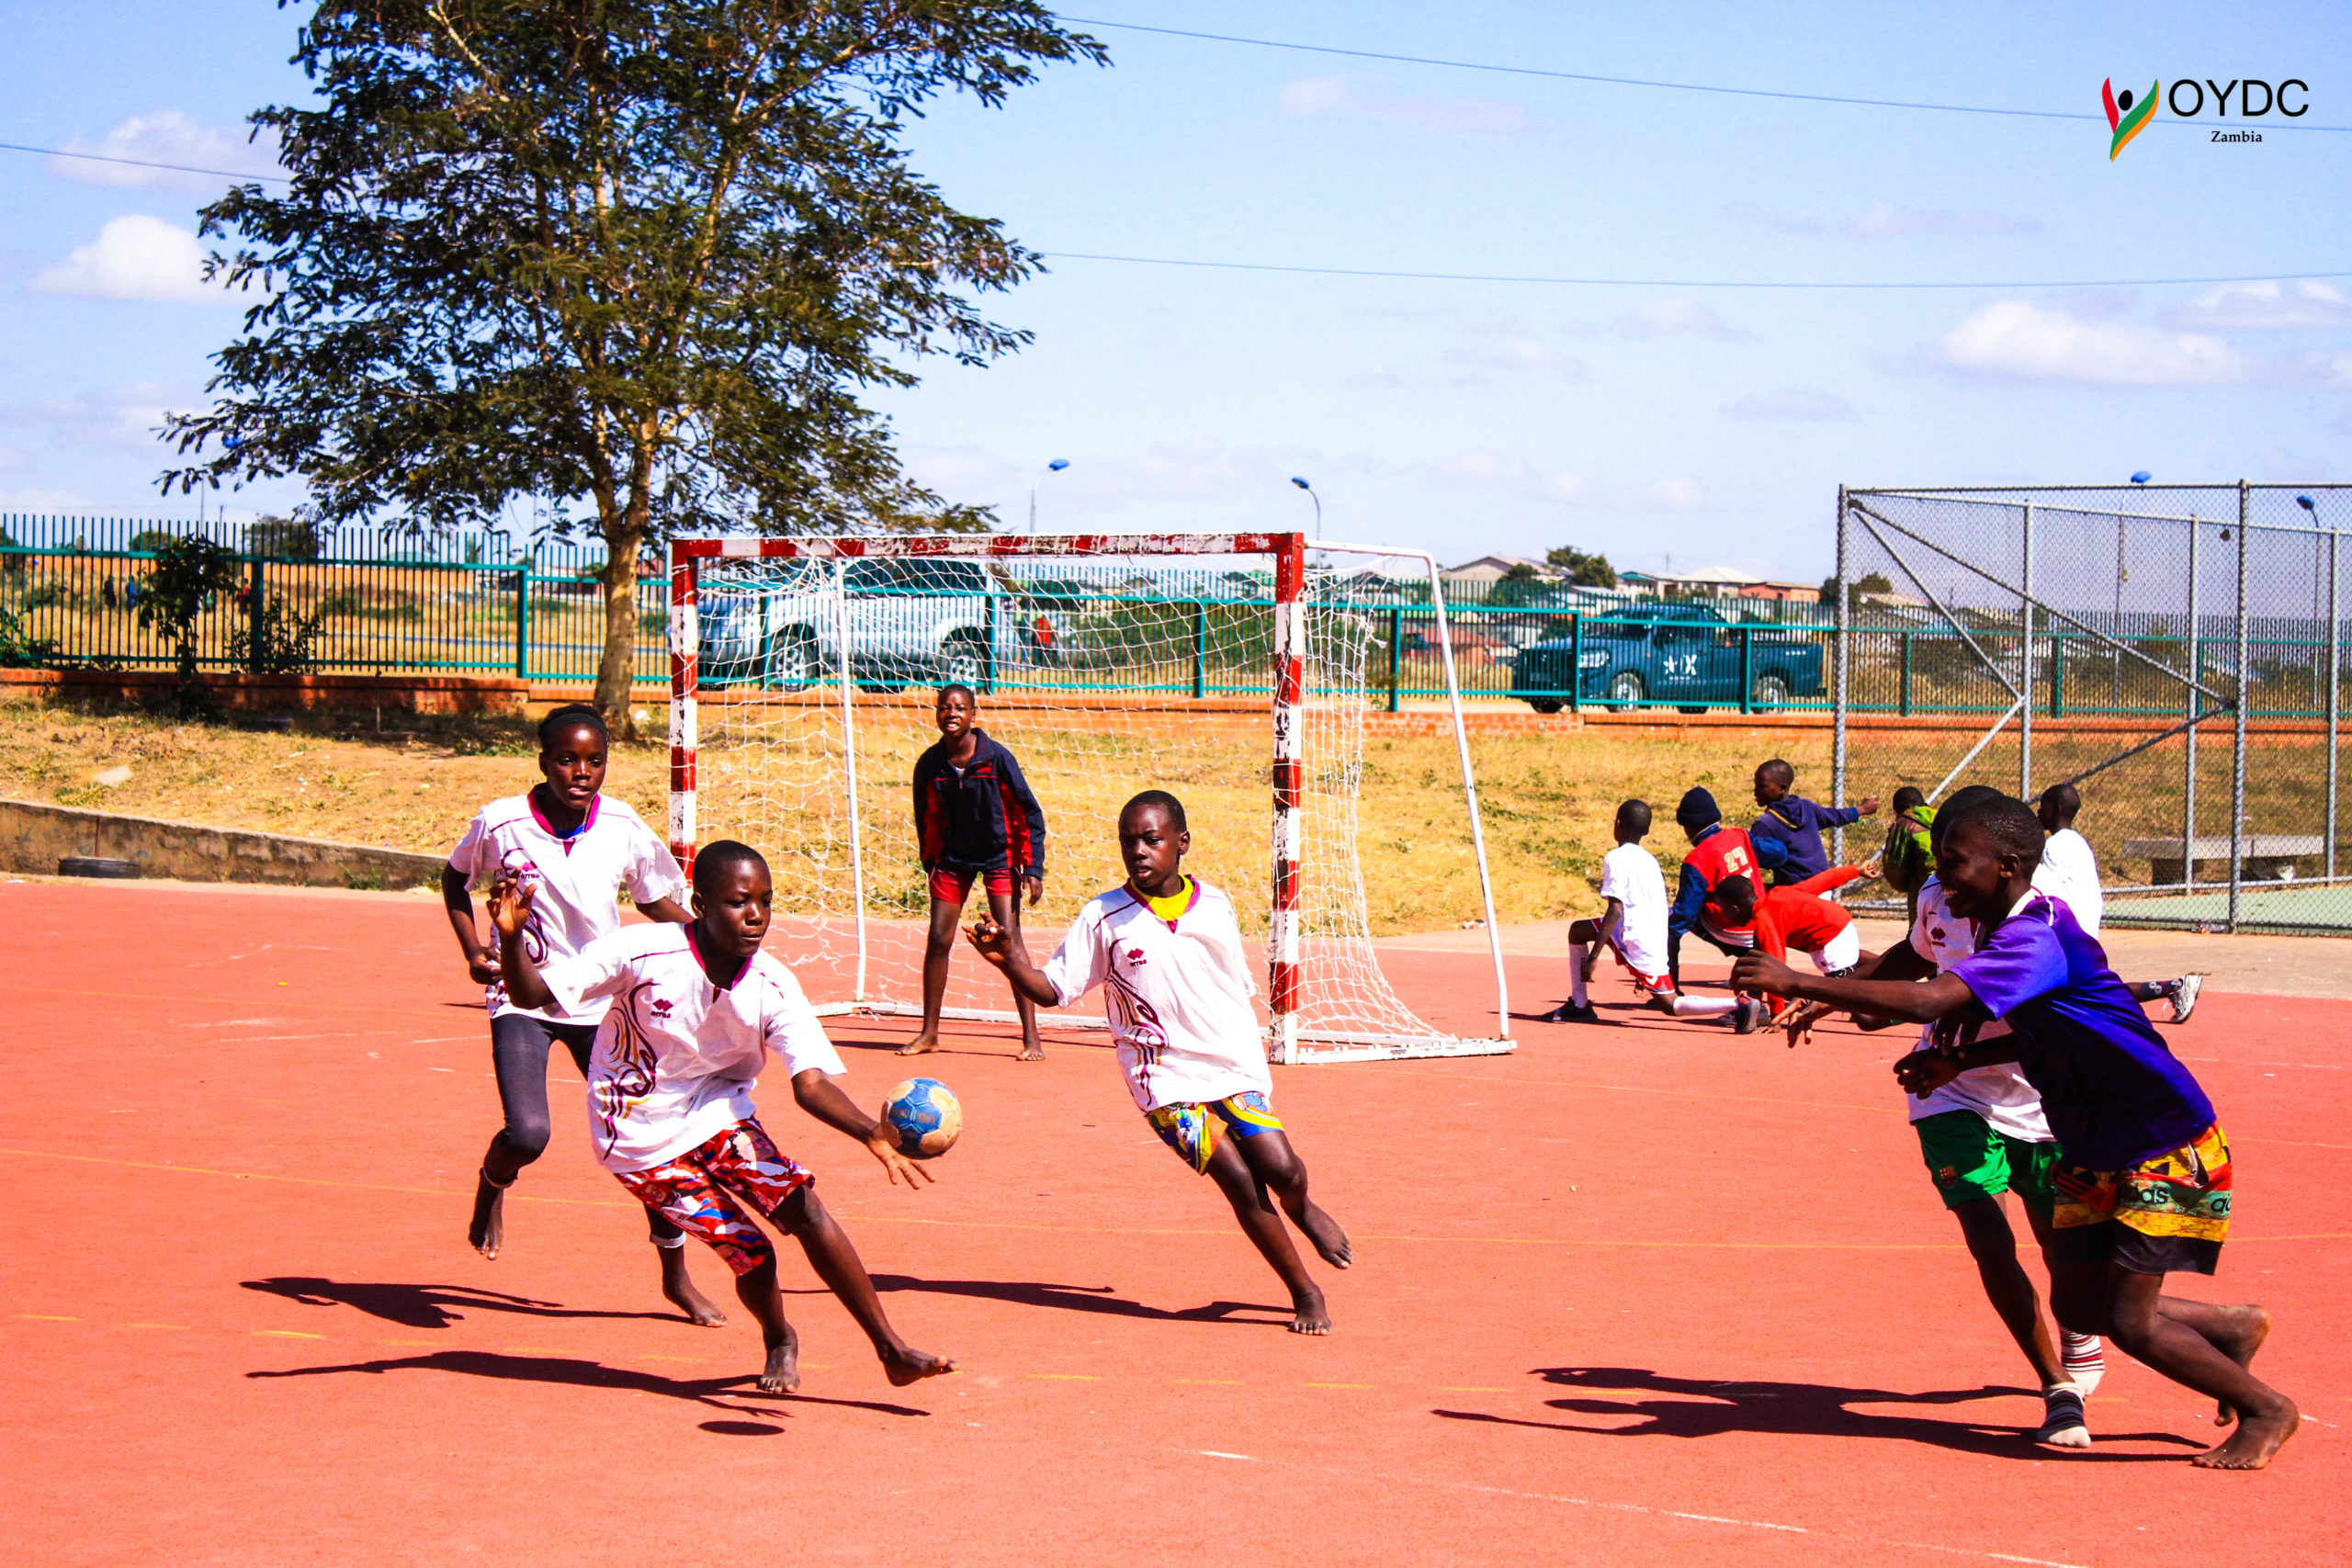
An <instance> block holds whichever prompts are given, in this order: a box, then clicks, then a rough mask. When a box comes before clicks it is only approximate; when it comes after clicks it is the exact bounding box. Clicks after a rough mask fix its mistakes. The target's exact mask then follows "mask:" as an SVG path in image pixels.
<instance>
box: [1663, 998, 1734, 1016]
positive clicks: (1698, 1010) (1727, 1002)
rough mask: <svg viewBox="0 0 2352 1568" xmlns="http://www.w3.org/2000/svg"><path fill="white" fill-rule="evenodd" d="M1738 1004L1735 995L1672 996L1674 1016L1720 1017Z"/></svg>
mask: <svg viewBox="0 0 2352 1568" xmlns="http://www.w3.org/2000/svg"><path fill="white" fill-rule="evenodd" d="M1738 1005H1739V998H1737V997H1677V998H1674V1016H1675V1017H1677V1018H1721V1017H1723V1016H1724V1014H1725V1013H1727V1012H1729V1011H1731V1010H1732V1009H1734V1008H1736V1007H1737V1006H1738Z"/></svg>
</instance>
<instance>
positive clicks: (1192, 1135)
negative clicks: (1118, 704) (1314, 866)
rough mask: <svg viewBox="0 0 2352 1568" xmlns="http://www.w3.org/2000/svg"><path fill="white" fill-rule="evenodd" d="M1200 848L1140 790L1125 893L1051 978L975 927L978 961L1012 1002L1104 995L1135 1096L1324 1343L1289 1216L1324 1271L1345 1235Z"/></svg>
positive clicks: (1076, 933)
mask: <svg viewBox="0 0 2352 1568" xmlns="http://www.w3.org/2000/svg"><path fill="white" fill-rule="evenodd" d="M1192 846H1193V835H1192V833H1191V832H1190V831H1189V830H1188V829H1187V828H1186V826H1185V821H1184V807H1183V804H1182V802H1180V801H1179V800H1178V799H1177V798H1176V797H1175V796H1174V795H1170V794H1169V793H1168V792H1167V791H1165V790H1157V789H1155V790H1146V791H1145V792H1144V793H1143V794H1141V795H1136V797H1135V798H1134V799H1133V800H1130V801H1129V802H1127V804H1126V807H1125V809H1124V810H1122V811H1121V812H1120V813H1119V851H1120V856H1121V858H1122V859H1123V860H1125V862H1126V865H1127V881H1126V884H1125V886H1121V887H1116V888H1114V889H1113V890H1112V891H1110V892H1108V893H1104V894H1102V895H1100V896H1098V897H1095V898H1093V899H1091V900H1090V901H1089V902H1088V904H1087V906H1086V908H1083V909H1081V910H1080V911H1079V916H1078V919H1077V920H1076V922H1075V923H1073V924H1072V925H1071V927H1070V929H1069V935H1067V936H1065V937H1064V938H1063V939H1062V943H1061V945H1060V946H1059V947H1057V948H1056V949H1055V950H1054V955H1053V956H1052V957H1051V958H1049V959H1047V960H1046V966H1045V968H1043V969H1039V968H1037V967H1036V966H1035V964H1031V963H1030V962H1029V960H1028V958H1027V956H1026V955H1025V954H1024V953H1022V951H1021V950H1020V948H1019V947H1018V946H1016V945H1015V944H1014V942H1013V941H1012V933H1011V932H1010V931H1008V930H1006V928H1004V927H1003V926H1001V925H999V924H997V922H996V921H995V920H993V919H982V920H980V921H978V923H976V924H975V925H973V926H972V928H971V930H970V931H969V933H968V934H969V936H970V938H971V942H972V945H973V946H974V947H975V948H977V949H978V950H979V953H980V956H981V957H983V958H985V959H987V960H988V961H989V963H990V964H995V965H996V966H997V967H998V968H999V969H1001V970H1002V971H1003V972H1004V977H1005V979H1006V980H1008V981H1009V982H1011V984H1012V989H1013V994H1014V995H1016V996H1022V997H1026V998H1029V999H1030V1000H1031V1001H1033V1002H1035V1003H1036V1004H1037V1005H1038V1006H1039V1007H1046V1008H1066V1007H1069V1005H1070V1004H1072V1003H1073V1002H1075V1001H1077V1000H1078V999H1079V998H1080V997H1082V996H1084V995H1085V994H1086V993H1087V992H1088V991H1090V990H1092V989H1093V988H1094V987H1096V986H1101V987H1103V993H1104V1010H1105V1011H1106V1013H1107V1014H1108V1015H1109V1019H1110V1023H1111V1029H1112V1032H1113V1034H1114V1036H1115V1037H1116V1039H1117V1041H1118V1050H1119V1066H1120V1067H1121V1068H1122V1069H1124V1070H1125V1073H1126V1077H1127V1089H1128V1092H1129V1093H1131V1094H1132V1095H1134V1096H1135V1101H1136V1107H1137V1108H1138V1109H1139V1110H1141V1111H1143V1113H1144V1117H1145V1120H1147V1121H1148V1122H1150V1123H1151V1126H1152V1130H1153V1131H1155V1132H1157V1133H1158V1134H1159V1138H1160V1141H1161V1142H1162V1143H1164V1144H1166V1145H1168V1146H1169V1147H1170V1148H1171V1149H1173V1150H1175V1151H1176V1153H1177V1154H1178V1155H1180V1156H1182V1157H1183V1158H1184V1160H1185V1161H1186V1162H1187V1163H1188V1164H1190V1165H1191V1166H1192V1168H1193V1170H1195V1171H1196V1172H1199V1173H1201V1174H1204V1175H1206V1176H1210V1177H1213V1178H1215V1179H1216V1184H1217V1186H1218V1188H1219V1189H1220V1190H1222V1191H1223V1192H1224V1193H1225V1196H1226V1199H1227V1201H1228V1202H1230V1203H1231V1204H1232V1205H1233V1213H1234V1215H1235V1217H1236V1218H1238V1220H1239V1221H1240V1222H1241V1229H1242V1231H1243V1232H1244V1233H1245V1234H1246V1235H1248V1236H1249V1237H1250V1241H1251V1242H1253V1243H1254V1244H1255V1245H1256V1246H1257V1248H1258V1250H1259V1252H1260V1253H1261V1255H1263V1257H1264V1258H1265V1259H1266V1261H1267V1262H1268V1263H1270V1264H1272V1266H1273V1269H1274V1272H1275V1273H1276V1274H1278V1275H1280V1276H1281V1277H1282V1280H1283V1284H1284V1285H1287V1286H1288V1287H1289V1288H1290V1294H1291V1306H1292V1318H1291V1325H1290V1328H1291V1332H1292V1333H1294V1334H1329V1333H1330V1332H1331V1314H1330V1312H1329V1308H1328V1307H1327V1306H1326V1304H1325V1303H1324V1300H1323V1292H1322V1290H1321V1289H1320V1288H1319V1287H1318V1286H1317V1284H1316V1283H1315V1281H1314V1280H1312V1279H1310V1278H1309V1277H1308V1276H1307V1272H1306V1265H1304V1264H1303V1263H1301V1262H1300V1261H1299V1258H1298V1251H1297V1248H1295V1247H1293V1246H1292V1245H1291V1239H1290V1232H1289V1231H1287V1230H1286V1229H1284V1228H1283V1222H1282V1215H1281V1214H1278V1213H1275V1211H1274V1206H1273V1204H1272V1203H1270V1202H1268V1201H1266V1196H1267V1194H1268V1193H1269V1192H1272V1194H1273V1196H1274V1197H1275V1198H1277V1199H1279V1200H1280V1201H1281V1202H1282V1209H1283V1213H1287V1214H1288V1215H1289V1216H1290V1218H1291V1223H1292V1224H1295V1225H1296V1226H1297V1227H1298V1228H1299V1231H1300V1233H1301V1234H1302V1235H1305V1236H1306V1239H1307V1240H1308V1241H1309V1242H1311V1243H1312V1244H1313V1245H1314V1247H1315V1250H1316V1251H1317V1253H1318V1254H1320V1255H1321V1257H1322V1258H1323V1261H1325V1262H1326V1263H1329V1265H1330V1266H1331V1267H1332V1268H1334V1269H1345V1268H1346V1267H1348V1265H1349V1264H1350V1262H1351V1261H1352V1257H1351V1251H1350V1248H1349V1245H1348V1236H1347V1233H1346V1232H1345V1231H1343V1230H1341V1229H1340V1226H1339V1224H1338V1223H1337V1222H1336V1221H1334V1220H1333V1219H1332V1218H1331V1216H1330V1215H1329V1214H1327V1213H1324V1212H1323V1211H1322V1210H1321V1209H1320V1208H1318V1207H1317V1206H1316V1205H1315V1203H1314V1202H1312V1201H1310V1200H1309V1199H1308V1198H1307V1196H1306V1164H1305V1162H1303V1161H1302V1160H1300V1158H1299V1157H1298V1155H1297V1152H1296V1151H1295V1150H1294V1149H1293V1148H1292V1147H1291V1145H1290V1140H1289V1138H1288V1137H1287V1136H1286V1135H1285V1134H1284V1133H1283V1124H1282V1122H1280V1121H1278V1120H1276V1119H1275V1116H1274V1113H1273V1111H1272V1109H1271V1108H1269V1106H1268V1105H1267V1103H1266V1096H1267V1095H1268V1093H1270V1092H1271V1091H1272V1088H1273V1079H1272V1077H1271V1076H1270V1075H1269V1074H1268V1073H1267V1071H1266V1055H1265V1049H1264V1046H1263V1044H1262V1043H1261V1039H1260V1035H1259V1028H1258V1015H1257V1012H1256V1010H1254V1009H1253V1008H1252V1007H1251V1006H1250V997H1251V996H1252V994H1253V987H1251V985H1250V966H1249V960H1248V959H1247V958H1246V957H1244V956H1243V953H1242V948H1241V928H1240V925H1239V923H1238V921H1237V920H1236V919H1235V918H1234V912H1233V903H1232V901H1231V900H1230V899H1228V898H1227V897H1226V896H1225V895H1224V894H1223V893H1221V892H1219V891H1218V890H1217V889H1216V888H1214V887H1212V886H1209V885H1208V884H1206V883H1204V882H1201V881H1198V880H1196V879H1194V878H1193V877H1189V876H1186V875H1185V874H1184V873H1183V870H1182V862H1183V858H1184V854H1185V852H1187V851H1189V850H1190V849H1191V848H1192Z"/></svg>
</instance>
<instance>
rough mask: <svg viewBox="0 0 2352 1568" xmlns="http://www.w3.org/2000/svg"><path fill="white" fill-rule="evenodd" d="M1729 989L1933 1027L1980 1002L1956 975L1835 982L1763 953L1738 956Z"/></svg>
mask: <svg viewBox="0 0 2352 1568" xmlns="http://www.w3.org/2000/svg"><path fill="white" fill-rule="evenodd" d="M1890 951H1892V950H1890ZM1731 983H1732V987H1733V988H1734V989H1736V990H1741V991H1747V992H1749V993H1750V994H1753V993H1756V992H1758V991H1761V992H1766V993H1769V994H1770V995H1772V996H1776V997H1792V998H1796V999H1798V1000H1800V1001H1809V1002H1827V1003H1828V1004H1829V1005H1830V1006H1832V1007H1838V1008H1846V1009H1849V1010H1853V1011H1856V1012H1867V1013H1874V1014H1876V1015H1877V1016H1878V1017H1880V1018H1899V1019H1905V1020H1908V1021H1910V1022H1913V1023H1931V1022H1933V1021H1936V1020H1937V1019H1939V1018H1944V1017H1947V1016H1949V1015H1951V1014H1952V1013H1955V1012H1958V1011H1959V1010H1961V1009H1962V1008H1964V1007H1967V1006H1969V1005H1971V1004H1972V1003H1973V1002H1974V1001H1975V1000H1976V993H1975V992H1973V991H1972V990H1970V989H1969V988H1968V983H1967V982H1966V981H1964V980H1962V979H1961V978H1960V976H1957V975H1939V976H1936V977H1935V978H1934V979H1932V980H1926V981H1912V980H1832V979H1829V978H1827V977H1826V976H1818V975H1800V974H1798V973H1797V972H1796V971H1795V970H1793V969H1792V968H1790V967H1789V966H1788V965H1787V964H1781V963H1779V962H1777V961H1775V960H1773V959H1770V958H1767V957H1765V956H1764V955H1763V954H1762V953H1742V954H1741V955H1740V957H1739V961H1738V962H1737V963H1736V964H1733V965H1732V968H1731Z"/></svg>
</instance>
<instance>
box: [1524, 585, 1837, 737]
mask: <svg viewBox="0 0 2352 1568" xmlns="http://www.w3.org/2000/svg"><path fill="white" fill-rule="evenodd" d="M1514 671H1515V673H1514V674H1513V676H1512V679H1511V694H1512V695H1513V696H1516V697H1521V698H1524V699H1525V700H1526V702H1527V705H1529V706H1530V707H1532V708H1533V709H1534V710H1535V711H1536V712H1537V713H1557V712H1559V711H1560V710H1561V709H1562V708H1564V707H1566V705H1568V703H1569V701H1570V697H1571V694H1573V695H1574V697H1575V698H1576V699H1577V700H1578V701H1581V702H1587V703H1599V704H1600V705H1603V706H1605V707H1608V708H1611V709H1612V710H1614V711H1615V712H1618V713H1623V712H1626V711H1627V710H1629V709H1633V708H1639V707H1649V706H1668V705H1671V706H1674V707H1678V708H1680V709H1681V710H1682V711H1683V712H1684V713H1704V712H1705V711H1706V710H1707V709H1709V708H1711V707H1738V706H1740V705H1741V704H1742V700H1743V694H1744V697H1745V701H1746V704H1747V706H1748V707H1750V708H1776V707H1779V706H1781V705H1782V704H1784V703H1787V702H1789V701H1791V700H1792V699H1794V698H1802V697H1818V696H1820V695H1821V694H1822V692H1823V686H1822V680H1821V671H1822V658H1821V645H1820V644H1819V643H1818V642H1816V641H1815V640H1813V639H1812V638H1810V637H1804V636H1803V635H1800V634H1792V633H1789V632H1784V631H1781V629H1779V628H1778V627H1774V626H1735V625H1734V624H1732V623H1731V622H1729V621H1727V620H1725V619H1724V617H1723V615H1721V614H1720V613H1718V612H1717V611H1715V610H1713V609H1711V608H1709V607H1708V606H1706V605H1704V604H1643V605H1636V606H1632V607H1629V608H1626V609H1623V610H1612V611H1611V612H1610V613H1609V614H1608V615H1605V616H1602V615H1588V616H1585V617H1584V618H1583V619H1582V621H1581V623H1580V624H1579V626H1577V633H1576V635H1574V636H1570V637H1554V638H1552V639H1551V640H1550V641H1547V642H1539V643H1533V644H1531V645H1529V646H1528V647H1525V648H1522V649H1520V650H1519V655H1518V658H1517V659H1516V660H1514Z"/></svg>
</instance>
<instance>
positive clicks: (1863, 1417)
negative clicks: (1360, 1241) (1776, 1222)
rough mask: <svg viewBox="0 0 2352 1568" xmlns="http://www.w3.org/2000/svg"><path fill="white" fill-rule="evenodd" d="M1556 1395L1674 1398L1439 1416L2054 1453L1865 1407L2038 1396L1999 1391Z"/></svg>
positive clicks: (1647, 1433) (1999, 1432)
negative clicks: (1526, 1414)
mask: <svg viewBox="0 0 2352 1568" xmlns="http://www.w3.org/2000/svg"><path fill="white" fill-rule="evenodd" d="M1535 1375H1536V1376H1538V1377H1541V1378H1542V1379H1544V1382H1548V1383H1552V1384H1555V1385H1557V1386H1562V1387H1566V1388H1575V1389H1590V1390H1594V1391H1596V1392H1604V1393H1606V1392H1634V1393H1653V1394H1659V1395H1664V1396H1667V1397H1662V1398H1657V1399H1631V1400H1628V1399H1612V1398H1571V1399H1551V1400H1546V1401H1544V1403H1545V1404H1547V1405H1549V1406H1550V1407H1551V1408H1552V1409H1555V1410H1562V1411H1567V1412H1569V1413H1571V1414H1574V1415H1578V1416H1612V1417H1617V1418H1619V1419H1620V1421H1621V1423H1622V1422H1623V1417H1626V1416H1638V1417H1640V1418H1641V1419H1639V1420H1638V1421H1634V1422H1631V1423H1623V1424H1618V1425H1611V1426H1587V1425H1585V1424H1584V1423H1582V1422H1577V1421H1530V1420H1525V1419H1523V1418H1521V1417H1517V1416H1496V1415H1491V1414H1488V1413H1486V1412H1483V1411H1474V1410H1437V1411H1432V1412H1431V1414H1432V1415H1435V1416H1442V1417H1444V1418H1445V1419H1447V1420H1451V1421H1484V1422H1488V1423H1491V1424H1493V1425H1496V1426H1504V1427H1536V1428H1538V1429H1540V1430H1544V1431H1551V1432H1580V1433H1585V1434H1588V1435H1589V1436H1592V1437H1599V1438H1719V1437H1723V1436H1725V1435H1727V1434H1729V1433H1734V1432H1754V1433H1763V1434H1768V1435H1772V1436H1782V1437H1815V1438H1879V1439H1882V1440H1888V1441H1901V1442H1913V1443H1926V1444H1928V1445H1929V1446H1930V1447H1934V1448H1941V1449H1953V1450H1958V1451H1960V1452H1962V1453H1970V1454H1980V1455H1983V1456H1984V1457H1985V1458H1987V1459H2011V1460H2016V1459H2023V1460H2042V1459H2048V1458H2050V1457H2051V1455H2050V1453H2049V1452H2048V1451H2047V1450H2041V1449H2039V1448H2036V1447H2034V1446H2033V1445H2031V1444H2030V1443H2020V1442H2019V1441H2018V1427H2013V1426H2009V1425H2007V1424H2001V1423H1994V1422H1986V1421H1970V1420H1965V1419H1962V1420H1952V1419H1949V1418H1943V1417H1938V1416H1925V1415H1916V1416H1915V1415H1908V1414H1905V1413H1902V1412H1900V1411H1882V1410H1875V1409H1864V1408H1858V1406H1869V1405H1910V1406H1915V1407H1917V1406H1923V1405H1935V1406H1951V1405H1958V1404H1971V1403H1973V1402H1974V1401H1977V1400H1981V1399H1990V1398H1995V1397H1998V1396H2001V1395H2007V1394H2018V1395H2024V1396H2026V1397H2029V1398H2030V1397H2031V1393H2030V1391H2029V1390H2026V1389H2018V1388H2001V1387H1996V1386H1994V1385H1991V1384H1987V1385H1985V1387H1983V1388H1971V1389H1939V1390H1936V1391H1934V1392H1931V1393H1896V1392H1894V1390H1891V1389H1882V1388H1839V1387H1837V1386H1835V1385H1833V1384H1828V1383H1810V1382H1764V1381H1753V1382H1751V1381H1745V1380H1730V1381H1724V1382H1715V1381H1712V1380H1709V1379H1705V1378H1678V1377H1670V1376H1668V1375H1667V1374H1665V1373H1663V1372H1654V1371H1648V1370H1647V1369H1645V1368H1638V1367H1551V1368H1544V1369H1539V1370H1538V1371H1537V1372H1536V1374H1535ZM2098 1438H2099V1441H2100V1442H2101V1443H2108V1442H2139V1443H2165V1444H2172V1445H2177V1446H2185V1447H2188V1448H2192V1449H2194V1448H2200V1447H2201V1446H2202V1445H2201V1444H2199V1443H2197V1442H2195V1441H2194V1440H2193V1439H2190V1438H2183V1437H2180V1436H2178V1435H2177V1434H2175V1433H2172V1432H2108V1431H2102V1432H2100V1433H2099V1434H2098ZM2068 1457H2069V1458H2071V1459H2076V1460H2081V1461H2092V1460H2105V1461H2129V1462H2137V1461H2148V1460H2162V1461H2166V1462H2170V1461H2171V1460H2172V1459H2173V1457H2174V1456H2172V1455H2170V1454H2145V1453H2139V1454H2130V1453H2117V1452H2113V1451H2111V1450H2098V1449H2094V1450H2090V1451H2089V1452H2087V1453H2077V1454H2070V1455H2069V1456H2068Z"/></svg>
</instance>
